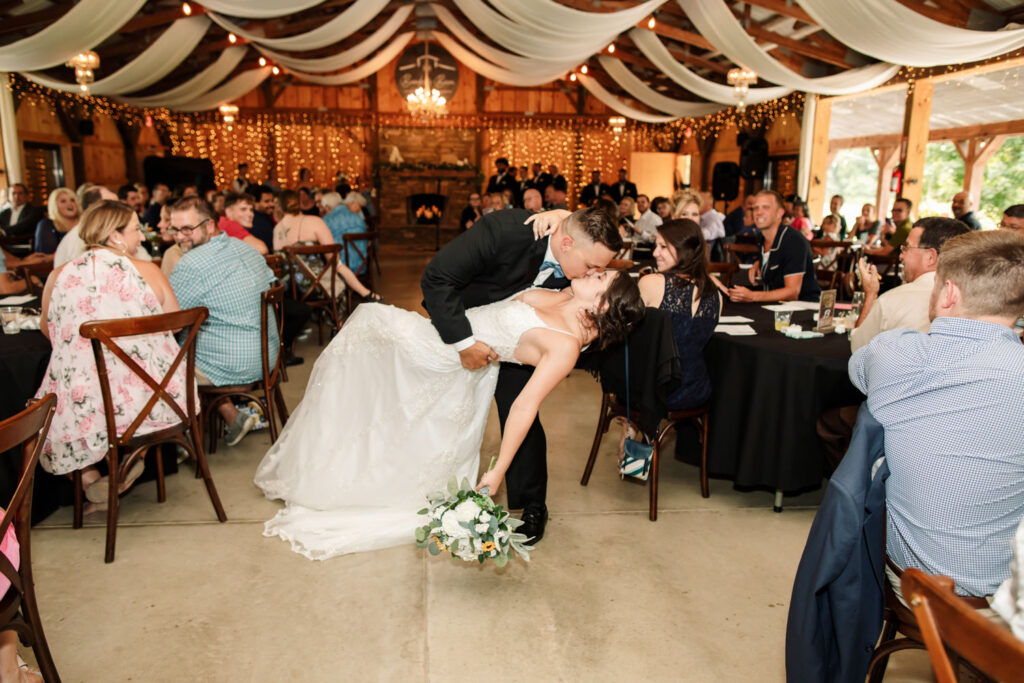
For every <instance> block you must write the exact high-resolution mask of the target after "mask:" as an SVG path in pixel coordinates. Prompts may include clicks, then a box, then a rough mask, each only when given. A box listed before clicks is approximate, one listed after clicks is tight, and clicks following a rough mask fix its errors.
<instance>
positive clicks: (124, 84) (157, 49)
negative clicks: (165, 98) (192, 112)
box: [21, 15, 210, 95]
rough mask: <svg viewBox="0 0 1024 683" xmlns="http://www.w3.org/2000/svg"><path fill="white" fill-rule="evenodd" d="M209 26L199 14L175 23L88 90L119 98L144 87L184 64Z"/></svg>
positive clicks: (54, 82)
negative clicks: (118, 96) (134, 56)
mask: <svg viewBox="0 0 1024 683" xmlns="http://www.w3.org/2000/svg"><path fill="white" fill-rule="evenodd" d="M209 27H210V20H209V18H208V17H205V16H203V15H198V16H194V17H185V18H183V19H178V20H176V21H175V22H174V23H173V24H171V25H170V27H168V29H167V30H166V31H164V32H163V33H162V34H160V37H159V38H157V39H156V40H155V41H153V43H152V45H150V46H149V47H147V48H146V49H145V50H143V51H142V52H141V53H140V54H139V56H138V57H136V58H135V59H133V60H132V61H130V62H128V63H127V64H125V65H124V66H122V67H121V68H120V69H118V70H117V71H115V72H114V73H112V74H110V75H109V76H107V77H105V78H101V79H99V80H98V81H95V82H94V83H92V84H91V85H90V86H89V91H90V92H91V93H93V94H95V95H120V94H122V93H128V92H135V91H137V90H142V89H144V88H148V87H149V86H151V85H153V84H154V83H156V82H157V81H159V80H160V79H161V78H163V77H164V76H166V75H167V74H169V73H171V72H172V71H174V69H176V68H177V67H178V65H179V64H181V63H182V62H183V61H185V60H186V59H187V58H188V56H189V55H190V54H192V50H194V49H195V48H196V46H197V45H199V41H201V40H202V39H203V36H204V35H206V31H207V29H208V28H209ZM21 75H22V76H24V77H25V78H27V79H29V80H30V81H34V82H36V83H38V84H40V85H45V86H46V87H47V88H53V89H54V90H63V91H65V92H78V84H77V83H68V82H67V81H61V80H58V79H56V78H50V77H49V76H47V75H45V74H41V73H32V72H23V73H22V74H21Z"/></svg>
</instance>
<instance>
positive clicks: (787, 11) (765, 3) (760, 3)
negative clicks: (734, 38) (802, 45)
mask: <svg viewBox="0 0 1024 683" xmlns="http://www.w3.org/2000/svg"><path fill="white" fill-rule="evenodd" d="M746 4H748V5H756V6H757V7H760V8H762V9H766V10H768V11H770V12H775V13H776V14H781V15H782V16H784V17H790V18H792V19H796V20H798V21H802V22H804V23H805V24H813V23H814V19H812V18H811V15H810V14H808V13H807V12H805V11H804V10H803V9H802V8H801V7H800V6H799V5H797V4H795V3H791V2H790V0H747V3H746Z"/></svg>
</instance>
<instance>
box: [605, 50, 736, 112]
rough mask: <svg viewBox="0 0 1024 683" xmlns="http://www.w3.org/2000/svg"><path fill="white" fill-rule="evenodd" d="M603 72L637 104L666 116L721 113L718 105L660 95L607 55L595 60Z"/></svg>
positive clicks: (720, 107) (619, 62)
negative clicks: (640, 103) (634, 99)
mask: <svg viewBox="0 0 1024 683" xmlns="http://www.w3.org/2000/svg"><path fill="white" fill-rule="evenodd" d="M597 61H599V62H601V66H602V67H603V68H604V70H605V72H606V73H607V74H608V75H609V76H611V77H612V80H614V81H615V82H616V83H618V84H619V87H621V88H622V89H623V90H625V91H626V92H628V93H629V94H630V95H632V96H633V97H634V98H636V100H637V101H638V102H642V103H643V104H646V105H647V106H648V107H650V108H651V109H656V110H658V111H663V112H665V113H666V114H672V115H673V116H682V117H693V118H696V117H699V116H707V115H708V114H714V113H715V112H716V111H721V110H722V109H723V107H722V106H721V105H718V104H704V103H702V102H685V101H683V100H677V99H675V98H672V97H667V96H665V95H662V94H661V93H660V92H658V91H657V90H654V89H652V88H650V87H649V86H647V85H646V84H645V83H644V82H643V81H641V80H640V79H639V78H637V77H636V75H634V74H633V72H631V71H630V70H629V69H628V68H626V65H625V64H623V63H622V62H621V61H620V60H618V59H615V58H614V57H609V56H608V55H601V56H600V57H598V58H597Z"/></svg>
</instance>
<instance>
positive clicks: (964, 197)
mask: <svg viewBox="0 0 1024 683" xmlns="http://www.w3.org/2000/svg"><path fill="white" fill-rule="evenodd" d="M950 208H951V209H952V210H953V218H955V219H957V220H958V221H960V222H961V223H963V224H964V225H966V226H967V227H968V228H970V229H971V230H981V223H979V222H978V217H977V216H975V215H974V211H973V209H974V202H973V201H972V200H971V195H969V194H968V193H966V192H957V193H956V194H955V195H953V200H952V201H951V202H950Z"/></svg>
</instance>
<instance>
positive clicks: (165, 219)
mask: <svg viewBox="0 0 1024 683" xmlns="http://www.w3.org/2000/svg"><path fill="white" fill-rule="evenodd" d="M157 227H158V228H159V230H160V236H161V237H164V236H165V235H166V239H170V240H171V246H170V247H168V248H167V250H166V251H165V252H164V256H163V260H162V261H160V271H161V272H162V273H163V274H164V276H165V277H167V278H168V279H169V278H170V277H171V273H172V272H173V271H174V266H176V265H178V261H180V260H181V257H182V256H184V255H185V252H183V251H182V250H181V247H179V246H178V243H177V241H175V239H174V237H175V233H176V232H177V231H176V230H175V229H174V227H173V226H172V225H171V205H170V204H167V205H166V206H164V207H162V208H161V209H160V222H159V223H158V224H157Z"/></svg>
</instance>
